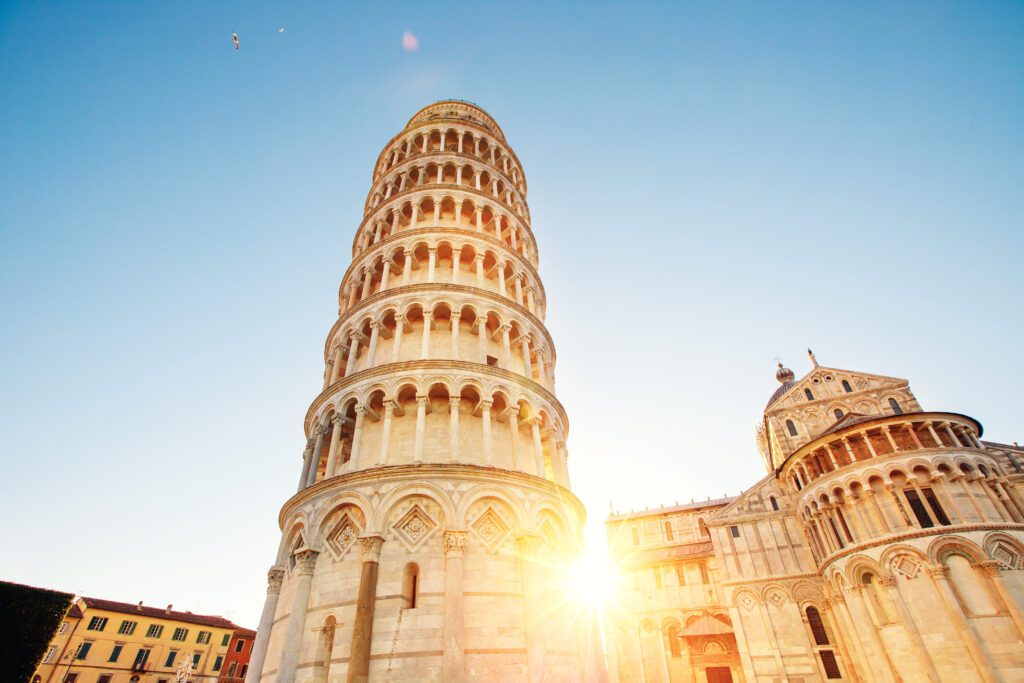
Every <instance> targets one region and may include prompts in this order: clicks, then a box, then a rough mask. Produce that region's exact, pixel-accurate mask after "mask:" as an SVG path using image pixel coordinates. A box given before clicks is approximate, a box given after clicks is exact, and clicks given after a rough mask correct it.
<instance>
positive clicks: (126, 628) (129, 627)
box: [117, 619, 139, 636]
mask: <svg viewBox="0 0 1024 683" xmlns="http://www.w3.org/2000/svg"><path fill="white" fill-rule="evenodd" d="M138 625H139V622H137V621H128V620H127V619H125V620H124V621H122V622H121V627H120V628H119V629H117V633H118V635H122V636H130V635H132V634H133V633H135V627H136V626H138Z"/></svg>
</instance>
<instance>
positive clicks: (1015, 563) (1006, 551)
mask: <svg viewBox="0 0 1024 683" xmlns="http://www.w3.org/2000/svg"><path fill="white" fill-rule="evenodd" d="M992 559H994V560H995V561H996V562H998V563H999V564H1001V565H1002V566H1003V567H1004V568H1005V569H1008V570H1011V571H1012V570H1014V569H1024V561H1022V560H1021V556H1020V554H1019V553H1018V552H1016V551H1015V550H1014V549H1013V548H1011V547H1010V546H1008V545H1006V544H1005V543H1002V542H996V544H995V546H994V547H993V548H992Z"/></svg>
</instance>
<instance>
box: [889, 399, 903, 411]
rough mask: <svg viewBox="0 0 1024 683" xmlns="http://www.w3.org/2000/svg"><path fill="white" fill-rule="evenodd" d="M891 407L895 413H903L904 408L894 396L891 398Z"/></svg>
mask: <svg viewBox="0 0 1024 683" xmlns="http://www.w3.org/2000/svg"><path fill="white" fill-rule="evenodd" d="M889 407H890V408H892V414H893V415H902V414H903V408H900V404H899V403H898V402H897V401H896V399H894V398H890V399H889Z"/></svg>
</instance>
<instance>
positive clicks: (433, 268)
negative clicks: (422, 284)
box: [427, 247, 437, 282]
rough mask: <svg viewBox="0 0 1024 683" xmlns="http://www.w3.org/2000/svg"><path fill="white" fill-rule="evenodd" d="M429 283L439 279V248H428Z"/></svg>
mask: <svg viewBox="0 0 1024 683" xmlns="http://www.w3.org/2000/svg"><path fill="white" fill-rule="evenodd" d="M427 254H429V256H428V257H427V282H434V281H436V279H437V277H436V276H437V247H427Z"/></svg>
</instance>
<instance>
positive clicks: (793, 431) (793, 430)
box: [786, 420, 797, 436]
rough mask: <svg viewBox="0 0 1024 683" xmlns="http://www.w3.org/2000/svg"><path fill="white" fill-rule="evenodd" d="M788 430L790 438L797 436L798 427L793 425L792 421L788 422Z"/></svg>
mask: <svg viewBox="0 0 1024 683" xmlns="http://www.w3.org/2000/svg"><path fill="white" fill-rule="evenodd" d="M786 429H788V430H789V435H790V436H796V434H797V432H796V425H795V424H793V421H792V420H786Z"/></svg>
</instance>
